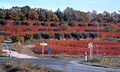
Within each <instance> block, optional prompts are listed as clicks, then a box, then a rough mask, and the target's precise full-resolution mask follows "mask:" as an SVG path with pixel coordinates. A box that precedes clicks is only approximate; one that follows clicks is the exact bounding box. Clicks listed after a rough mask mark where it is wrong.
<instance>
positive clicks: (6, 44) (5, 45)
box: [3, 43, 11, 48]
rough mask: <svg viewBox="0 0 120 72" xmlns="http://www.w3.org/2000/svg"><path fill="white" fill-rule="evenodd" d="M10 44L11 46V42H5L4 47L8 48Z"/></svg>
mask: <svg viewBox="0 0 120 72" xmlns="http://www.w3.org/2000/svg"><path fill="white" fill-rule="evenodd" d="M10 46H11V44H9V43H3V47H5V48H8V47H10Z"/></svg>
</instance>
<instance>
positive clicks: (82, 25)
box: [78, 24, 87, 26]
mask: <svg viewBox="0 0 120 72" xmlns="http://www.w3.org/2000/svg"><path fill="white" fill-rule="evenodd" d="M78 26H87V25H86V24H78Z"/></svg>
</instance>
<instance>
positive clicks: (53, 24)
mask: <svg viewBox="0 0 120 72" xmlns="http://www.w3.org/2000/svg"><path fill="white" fill-rule="evenodd" d="M50 26H58V24H56V23H51V24H50Z"/></svg>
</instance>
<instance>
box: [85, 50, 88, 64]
mask: <svg viewBox="0 0 120 72" xmlns="http://www.w3.org/2000/svg"><path fill="white" fill-rule="evenodd" d="M85 61H86V62H87V61H88V58H87V52H85Z"/></svg>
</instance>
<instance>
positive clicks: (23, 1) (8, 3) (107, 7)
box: [0, 0, 120, 12]
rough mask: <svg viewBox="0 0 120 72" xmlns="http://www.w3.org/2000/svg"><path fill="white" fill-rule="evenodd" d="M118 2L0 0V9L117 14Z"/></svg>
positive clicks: (91, 0) (118, 0) (89, 0)
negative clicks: (40, 9)
mask: <svg viewBox="0 0 120 72" xmlns="http://www.w3.org/2000/svg"><path fill="white" fill-rule="evenodd" d="M119 3H120V0H0V8H5V9H8V8H11V7H13V6H20V7H22V6H26V5H28V6H30V7H31V8H45V9H49V10H52V11H56V10H57V9H58V8H60V9H61V10H62V11H63V10H64V9H65V8H66V7H72V8H73V9H76V10H80V11H85V12H87V11H93V10H96V11H97V12H103V11H108V12H114V11H116V12H118V11H119V10H120V4H119Z"/></svg>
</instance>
